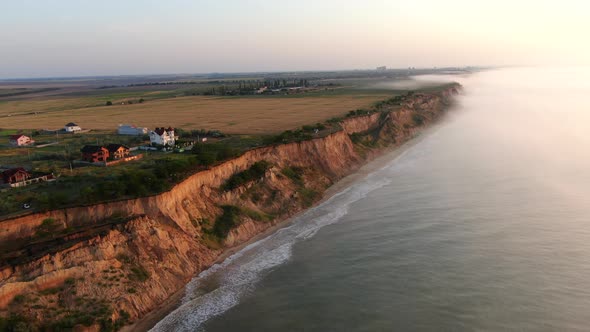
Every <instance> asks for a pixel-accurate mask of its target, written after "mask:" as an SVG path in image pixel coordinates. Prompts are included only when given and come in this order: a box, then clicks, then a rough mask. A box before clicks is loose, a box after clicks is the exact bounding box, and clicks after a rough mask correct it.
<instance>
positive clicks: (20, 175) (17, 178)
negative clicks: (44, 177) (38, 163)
mask: <svg viewBox="0 0 590 332" xmlns="http://www.w3.org/2000/svg"><path fill="white" fill-rule="evenodd" d="M30 178H31V173H29V172H27V171H26V170H25V169H24V168H22V167H18V168H11V169H9V170H6V171H4V172H2V180H3V181H4V183H10V184H12V183H17V182H22V181H26V180H28V179H30Z"/></svg>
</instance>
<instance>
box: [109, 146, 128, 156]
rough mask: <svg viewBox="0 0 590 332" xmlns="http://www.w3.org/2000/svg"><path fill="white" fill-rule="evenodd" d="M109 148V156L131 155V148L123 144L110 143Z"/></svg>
mask: <svg viewBox="0 0 590 332" xmlns="http://www.w3.org/2000/svg"><path fill="white" fill-rule="evenodd" d="M107 150H109V156H110V157H111V158H113V159H123V158H127V157H129V148H128V147H126V146H125V145H122V144H109V145H107Z"/></svg>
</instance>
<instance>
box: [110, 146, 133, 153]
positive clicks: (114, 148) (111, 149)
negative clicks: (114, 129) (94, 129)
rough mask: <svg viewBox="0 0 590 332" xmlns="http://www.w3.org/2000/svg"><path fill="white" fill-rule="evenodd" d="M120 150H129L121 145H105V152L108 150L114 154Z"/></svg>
mask: <svg viewBox="0 0 590 332" xmlns="http://www.w3.org/2000/svg"><path fill="white" fill-rule="evenodd" d="M120 148H123V149H125V150H129V147H127V146H125V145H123V144H109V145H107V150H109V152H115V151H117V150H119V149H120Z"/></svg>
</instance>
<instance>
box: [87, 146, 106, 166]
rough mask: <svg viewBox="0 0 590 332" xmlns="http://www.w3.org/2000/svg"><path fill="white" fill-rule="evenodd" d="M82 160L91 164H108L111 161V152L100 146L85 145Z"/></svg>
mask: <svg viewBox="0 0 590 332" xmlns="http://www.w3.org/2000/svg"><path fill="white" fill-rule="evenodd" d="M80 151H81V152H82V160H84V161H87V162H89V163H96V162H100V161H102V162H106V161H107V159H109V150H108V149H107V148H105V147H104V146H100V145H85V146H84V147H83V148H82V149H80Z"/></svg>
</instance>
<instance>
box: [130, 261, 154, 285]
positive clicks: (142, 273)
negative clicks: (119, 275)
mask: <svg viewBox="0 0 590 332" xmlns="http://www.w3.org/2000/svg"><path fill="white" fill-rule="evenodd" d="M149 278H150V273H149V271H148V270H146V269H145V268H144V267H143V266H140V265H138V266H134V267H132V268H131V274H130V275H129V279H131V280H134V281H140V282H144V281H147V280H148V279H149Z"/></svg>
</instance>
